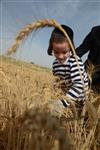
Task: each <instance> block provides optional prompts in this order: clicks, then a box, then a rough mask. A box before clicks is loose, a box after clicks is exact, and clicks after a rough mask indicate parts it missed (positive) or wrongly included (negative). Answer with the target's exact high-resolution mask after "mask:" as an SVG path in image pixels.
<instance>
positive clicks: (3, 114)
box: [0, 57, 100, 150]
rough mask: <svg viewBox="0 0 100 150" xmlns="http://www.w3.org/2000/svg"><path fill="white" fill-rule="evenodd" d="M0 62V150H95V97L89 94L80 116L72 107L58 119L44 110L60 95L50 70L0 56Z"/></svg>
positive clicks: (98, 120) (98, 100) (99, 142)
mask: <svg viewBox="0 0 100 150" xmlns="http://www.w3.org/2000/svg"><path fill="white" fill-rule="evenodd" d="M0 62H1V63H0V150H33V149H34V150H67V149H69V150H90V149H91V150H99V147H100V130H99V125H100V96H99V95H94V93H92V92H91V91H89V94H88V96H87V101H86V104H85V106H84V108H83V111H82V114H81V115H80V117H78V116H77V109H76V107H75V106H73V108H72V109H67V110H66V111H65V112H64V114H63V116H61V117H60V118H59V119H58V118H55V117H52V116H51V115H50V112H49V108H48V107H47V102H48V100H50V99H55V98H56V99H57V98H59V97H60V96H61V91H59V92H58V93H55V92H54V89H53V87H52V83H53V81H54V78H53V76H52V74H51V71H49V70H45V69H42V68H40V67H37V66H35V65H32V64H27V63H23V62H17V61H16V62H15V61H13V60H9V59H6V58H3V57H1V58H0ZM33 106H34V109H32V108H33ZM47 108H48V109H47Z"/></svg>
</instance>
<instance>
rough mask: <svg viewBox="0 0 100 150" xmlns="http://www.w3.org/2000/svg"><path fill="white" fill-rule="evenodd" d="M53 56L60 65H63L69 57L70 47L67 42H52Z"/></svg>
mask: <svg viewBox="0 0 100 150" xmlns="http://www.w3.org/2000/svg"><path fill="white" fill-rule="evenodd" d="M53 52H54V56H55V57H56V58H57V60H58V61H59V62H60V63H64V62H65V60H66V59H67V58H68V57H69V56H70V45H69V43H68V42H62V43H56V42H53Z"/></svg>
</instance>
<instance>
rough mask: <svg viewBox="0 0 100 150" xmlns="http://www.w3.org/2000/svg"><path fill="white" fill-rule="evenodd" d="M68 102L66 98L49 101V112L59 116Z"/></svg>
mask: <svg viewBox="0 0 100 150" xmlns="http://www.w3.org/2000/svg"><path fill="white" fill-rule="evenodd" d="M69 105H70V104H69V103H67V101H66V100H54V101H49V108H50V113H51V115H53V116H56V117H60V116H62V114H63V113H64V109H65V108H67V107H68V106H69Z"/></svg>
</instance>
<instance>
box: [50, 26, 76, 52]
mask: <svg viewBox="0 0 100 150" xmlns="http://www.w3.org/2000/svg"><path fill="white" fill-rule="evenodd" d="M61 27H62V28H63V29H64V30H65V31H66V33H67V34H68V36H69V38H70V40H71V42H72V44H73V46H74V42H73V30H72V29H71V28H70V27H68V26H66V25H61ZM64 41H67V38H66V36H65V35H64V33H63V32H62V31H60V30H59V29H58V28H54V30H53V31H52V33H51V38H50V40H49V47H48V50H47V53H48V55H52V50H53V42H56V43H59V42H60V43H61V42H64Z"/></svg>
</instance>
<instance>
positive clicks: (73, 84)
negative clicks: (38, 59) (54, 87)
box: [52, 55, 88, 101]
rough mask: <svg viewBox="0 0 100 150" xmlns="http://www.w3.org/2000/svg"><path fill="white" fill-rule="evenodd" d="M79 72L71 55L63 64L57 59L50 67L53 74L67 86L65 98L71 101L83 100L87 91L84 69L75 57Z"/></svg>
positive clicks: (79, 60)
mask: <svg viewBox="0 0 100 150" xmlns="http://www.w3.org/2000/svg"><path fill="white" fill-rule="evenodd" d="M77 58H78V63H79V67H80V71H81V74H82V78H81V76H80V72H79V69H78V66H77V62H76V60H75V57H74V56H73V55H71V56H70V57H69V58H67V60H66V61H65V62H64V63H60V62H59V61H58V60H57V59H55V60H54V62H53V65H52V71H53V74H54V75H55V76H57V77H59V78H60V79H61V80H64V81H65V83H66V84H67V85H68V86H67V87H68V89H67V90H66V91H67V92H66V93H65V94H66V96H68V97H69V98H71V99H72V100H78V101H81V100H85V93H84V92H85V91H86V90H87V89H88V77H87V74H86V72H85V69H84V65H83V63H82V61H81V59H80V58H79V57H78V56H77ZM81 79H82V80H81Z"/></svg>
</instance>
